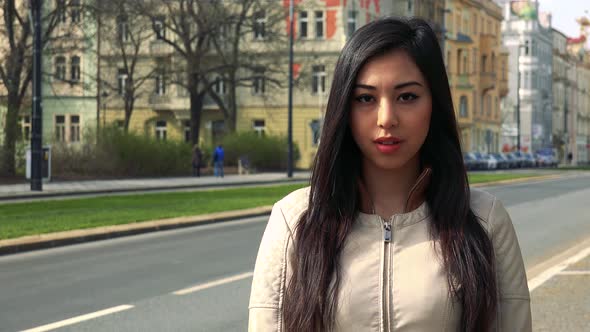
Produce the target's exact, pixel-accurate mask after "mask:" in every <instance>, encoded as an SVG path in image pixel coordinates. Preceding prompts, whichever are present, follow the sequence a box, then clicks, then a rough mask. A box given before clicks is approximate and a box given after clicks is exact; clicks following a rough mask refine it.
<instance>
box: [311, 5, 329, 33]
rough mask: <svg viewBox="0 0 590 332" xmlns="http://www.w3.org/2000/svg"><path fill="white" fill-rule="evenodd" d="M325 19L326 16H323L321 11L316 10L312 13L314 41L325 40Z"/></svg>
mask: <svg viewBox="0 0 590 332" xmlns="http://www.w3.org/2000/svg"><path fill="white" fill-rule="evenodd" d="M325 18H326V15H325V14H324V11H323V10H316V11H314V13H313V20H314V27H315V38H316V39H325V36H326V34H325V31H324V29H325V27H326V23H325Z"/></svg>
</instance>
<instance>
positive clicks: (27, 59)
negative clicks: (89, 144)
mask: <svg viewBox="0 0 590 332" xmlns="http://www.w3.org/2000/svg"><path fill="white" fill-rule="evenodd" d="M53 3H54V2H52V4H53ZM55 4H56V5H55V6H53V5H52V6H50V7H53V8H45V10H44V11H43V12H44V14H43V17H42V21H43V22H42V24H43V28H44V29H43V30H44V31H43V41H42V44H43V47H44V46H46V45H47V43H49V42H51V41H55V40H56V39H59V38H62V37H65V36H64V33H61V35H60V34H58V33H54V32H55V31H56V29H55V28H56V27H57V25H58V24H59V23H60V20H61V19H62V18H63V17H64V16H63V15H65V10H66V6H67V3H66V1H65V0H63V1H57V2H55ZM0 5H1V9H0V10H1V11H2V23H1V24H0V40H2V43H1V44H2V46H1V47H0V79H1V80H2V83H3V85H4V88H5V89H6V91H5V93H6V106H7V113H6V122H5V128H4V163H3V165H1V171H0V172H2V173H3V174H6V175H14V174H15V147H16V140H17V137H18V113H19V111H20V110H21V107H22V106H23V102H24V99H25V97H26V96H27V94H28V93H30V91H29V89H30V83H31V79H32V64H33V63H32V53H33V45H32V32H33V31H32V24H31V23H32V22H31V21H30V17H31V16H30V15H29V12H30V7H29V1H18V0H0Z"/></svg>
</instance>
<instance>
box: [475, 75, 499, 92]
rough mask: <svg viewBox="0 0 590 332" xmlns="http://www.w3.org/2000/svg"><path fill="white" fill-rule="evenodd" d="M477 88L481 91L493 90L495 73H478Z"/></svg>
mask: <svg viewBox="0 0 590 332" xmlns="http://www.w3.org/2000/svg"><path fill="white" fill-rule="evenodd" d="M479 86H480V87H481V89H482V90H489V89H493V88H494V87H495V86H496V73H480V74H479Z"/></svg>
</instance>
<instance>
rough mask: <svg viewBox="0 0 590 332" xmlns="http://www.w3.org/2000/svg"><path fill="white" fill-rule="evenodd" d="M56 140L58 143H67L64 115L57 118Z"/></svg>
mask: <svg viewBox="0 0 590 332" xmlns="http://www.w3.org/2000/svg"><path fill="white" fill-rule="evenodd" d="M55 140H56V141H58V142H65V141H66V117H65V116H63V115H56V116H55Z"/></svg>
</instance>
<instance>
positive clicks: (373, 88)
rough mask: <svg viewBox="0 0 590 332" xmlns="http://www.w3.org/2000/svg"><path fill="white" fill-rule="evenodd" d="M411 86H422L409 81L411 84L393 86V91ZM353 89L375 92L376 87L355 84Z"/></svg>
mask: <svg viewBox="0 0 590 332" xmlns="http://www.w3.org/2000/svg"><path fill="white" fill-rule="evenodd" d="M411 85H418V86H423V85H422V84H420V83H418V82H416V81H411V82H405V83H400V84H398V85H396V86H394V87H393V88H394V89H401V88H405V87H407V86H411ZM354 88H355V89H356V88H363V89H367V90H377V88H376V87H374V86H372V85H366V84H355V86H354Z"/></svg>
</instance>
